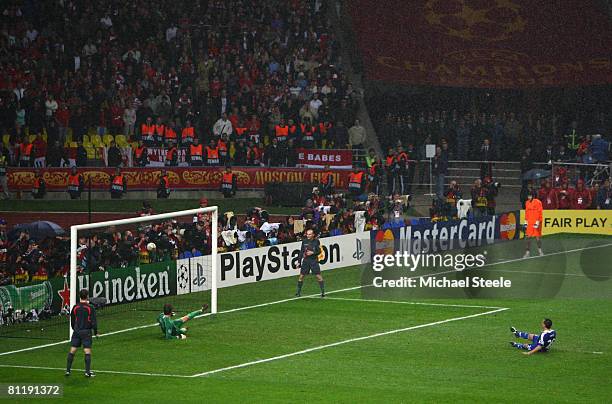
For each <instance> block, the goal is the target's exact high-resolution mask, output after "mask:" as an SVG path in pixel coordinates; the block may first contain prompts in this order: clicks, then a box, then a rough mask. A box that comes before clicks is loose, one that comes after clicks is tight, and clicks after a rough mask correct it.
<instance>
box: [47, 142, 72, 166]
mask: <svg viewBox="0 0 612 404" xmlns="http://www.w3.org/2000/svg"><path fill="white" fill-rule="evenodd" d="M67 161H68V159H67V158H66V152H65V150H64V148H63V147H62V146H61V145H60V142H59V140H56V141H55V142H54V143H53V145H52V146H51V147H49V149H48V150H47V158H46V163H47V167H63V166H64V164H65V162H67Z"/></svg>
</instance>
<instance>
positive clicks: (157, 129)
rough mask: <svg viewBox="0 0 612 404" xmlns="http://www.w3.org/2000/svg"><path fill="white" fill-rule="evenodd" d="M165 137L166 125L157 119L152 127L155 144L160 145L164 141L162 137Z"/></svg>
mask: <svg viewBox="0 0 612 404" xmlns="http://www.w3.org/2000/svg"><path fill="white" fill-rule="evenodd" d="M165 135H166V125H164V124H163V123H162V119H161V118H157V122H156V123H155V125H153V136H154V138H155V143H157V144H158V145H160V144H162V142H163V141H164V136H165Z"/></svg>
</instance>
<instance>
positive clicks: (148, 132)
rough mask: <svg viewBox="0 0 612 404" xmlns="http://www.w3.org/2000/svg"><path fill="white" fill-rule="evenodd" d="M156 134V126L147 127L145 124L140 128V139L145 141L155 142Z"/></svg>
mask: <svg viewBox="0 0 612 404" xmlns="http://www.w3.org/2000/svg"><path fill="white" fill-rule="evenodd" d="M154 134H155V125H153V124H151V125H147V124H146V123H143V124H142V125H141V126H140V137H141V138H142V140H145V141H153V140H154V139H153V135H154Z"/></svg>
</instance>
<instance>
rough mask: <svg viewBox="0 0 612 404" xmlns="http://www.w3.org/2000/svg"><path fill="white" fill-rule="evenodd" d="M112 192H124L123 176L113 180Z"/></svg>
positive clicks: (117, 176) (120, 175)
mask: <svg viewBox="0 0 612 404" xmlns="http://www.w3.org/2000/svg"><path fill="white" fill-rule="evenodd" d="M111 190H113V191H117V192H123V174H119V175H116V176H115V178H113V185H112V186H111Z"/></svg>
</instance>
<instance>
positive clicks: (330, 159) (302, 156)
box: [298, 149, 353, 169]
mask: <svg viewBox="0 0 612 404" xmlns="http://www.w3.org/2000/svg"><path fill="white" fill-rule="evenodd" d="M326 165H329V166H330V167H331V168H345V169H351V168H353V152H352V151H351V150H346V149H345V150H333V149H298V166H299V167H307V168H325V166H326Z"/></svg>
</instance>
